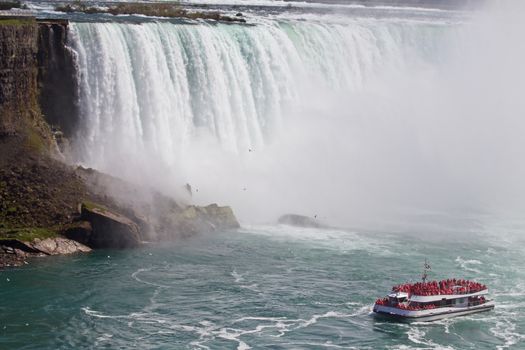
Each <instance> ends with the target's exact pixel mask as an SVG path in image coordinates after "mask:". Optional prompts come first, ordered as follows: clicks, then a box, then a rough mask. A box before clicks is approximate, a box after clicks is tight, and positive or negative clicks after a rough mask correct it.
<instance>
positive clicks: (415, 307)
mask: <svg viewBox="0 0 525 350" xmlns="http://www.w3.org/2000/svg"><path fill="white" fill-rule="evenodd" d="M485 301H486V300H485V297H483V296H480V297H469V301H468V302H469V306H471V305H479V304H484V303H485ZM376 305H384V306H390V307H396V308H398V309H402V310H410V311H419V310H432V309H435V308H436V307H437V306H436V305H435V304H419V303H416V304H408V305H406V304H397V303H396V304H393V305H391V304H390V302H389V300H388V298H383V299H377V300H376Z"/></svg>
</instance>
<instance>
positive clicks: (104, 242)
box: [81, 203, 141, 249]
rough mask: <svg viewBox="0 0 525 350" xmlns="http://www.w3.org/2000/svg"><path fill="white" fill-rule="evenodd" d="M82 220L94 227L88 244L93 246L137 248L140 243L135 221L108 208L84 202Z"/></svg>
mask: <svg viewBox="0 0 525 350" xmlns="http://www.w3.org/2000/svg"><path fill="white" fill-rule="evenodd" d="M81 218H82V220H85V221H88V222H89V223H90V224H91V227H92V228H93V231H92V232H91V234H90V235H89V239H88V242H87V245H88V246H90V247H91V248H117V249H122V248H135V247H138V246H139V245H140V242H141V240H140V231H139V227H138V226H137V224H136V223H135V222H133V221H132V220H130V219H129V218H127V217H125V216H123V215H121V214H118V213H116V212H113V211H111V210H109V209H108V208H105V207H103V206H100V205H97V204H94V203H83V204H82V209H81Z"/></svg>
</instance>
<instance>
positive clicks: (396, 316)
mask: <svg viewBox="0 0 525 350" xmlns="http://www.w3.org/2000/svg"><path fill="white" fill-rule="evenodd" d="M391 309H393V308H390V307H374V310H373V311H374V313H375V314H376V315H379V316H381V317H385V318H388V319H391V320H396V321H402V322H429V321H436V320H441V319H444V318H450V317H457V316H465V315H470V314H474V313H478V312H485V311H490V310H492V309H494V303H493V302H488V303H485V304H483V305H477V306H470V307H457V308H456V307H453V308H446V309H444V310H439V309H433V310H424V311H411V312H398V311H397V310H391ZM399 311H404V310H399Z"/></svg>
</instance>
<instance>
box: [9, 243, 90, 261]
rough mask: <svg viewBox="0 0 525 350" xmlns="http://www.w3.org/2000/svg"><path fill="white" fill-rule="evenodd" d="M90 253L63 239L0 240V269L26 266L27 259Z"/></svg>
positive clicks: (80, 246)
mask: <svg viewBox="0 0 525 350" xmlns="http://www.w3.org/2000/svg"><path fill="white" fill-rule="evenodd" d="M90 251H91V248H89V247H87V246H85V245H83V244H81V243H79V242H76V241H74V240H71V239H66V238H63V237H54V238H46V239H39V238H35V239H34V240H33V241H31V242H25V241H21V240H17V239H13V240H0V267H7V266H11V267H13V266H20V265H23V264H27V260H28V259H29V258H35V257H45V256H49V255H68V254H76V253H88V252H90Z"/></svg>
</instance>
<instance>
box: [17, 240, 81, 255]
mask: <svg viewBox="0 0 525 350" xmlns="http://www.w3.org/2000/svg"><path fill="white" fill-rule="evenodd" d="M27 244H28V245H30V246H31V247H33V248H34V249H36V250H38V251H40V252H41V253H44V254H46V255H64V254H74V253H87V252H90V251H91V249H90V248H89V247H87V246H85V245H83V244H81V243H78V242H76V241H73V240H71V239H67V238H62V237H55V238H46V239H44V240H40V239H35V240H34V241H33V242H31V243H27Z"/></svg>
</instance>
